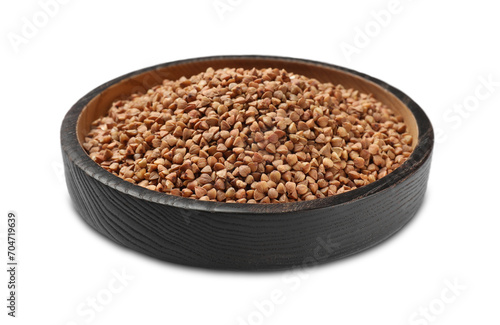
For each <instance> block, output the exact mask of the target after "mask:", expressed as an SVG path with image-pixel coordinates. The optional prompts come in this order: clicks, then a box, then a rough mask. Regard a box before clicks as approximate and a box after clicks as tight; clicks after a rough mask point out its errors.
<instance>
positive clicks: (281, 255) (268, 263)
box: [61, 57, 434, 270]
mask: <svg viewBox="0 0 500 325" xmlns="http://www.w3.org/2000/svg"><path fill="white" fill-rule="evenodd" d="M253 58H255V57H253ZM309 62H311V61H309ZM318 64H321V63H318ZM353 73H355V72H353ZM358 75H362V74H359V73H358ZM362 76H364V75H362ZM364 77H366V76H364ZM370 80H372V81H373V80H375V81H376V79H374V78H371V79H370ZM384 86H385V87H390V86H388V85H386V84H384ZM390 90H391V91H392V92H393V93H395V94H396V95H398V97H400V98H402V99H403V100H404V101H405V102H406V103H407V104H408V106H409V107H410V109H412V112H413V113H414V114H415V117H416V119H417V121H418V123H419V144H418V146H417V147H416V148H415V152H414V154H412V157H410V159H409V161H407V163H405V164H404V165H403V166H402V167H400V168H398V170H399V171H398V170H396V171H395V172H393V173H391V174H389V175H388V176H386V177H384V179H383V180H382V182H380V181H377V182H375V183H372V184H370V185H367V186H365V187H363V188H361V189H359V190H355V191H351V192H347V193H345V194H342V195H339V197H343V198H342V199H338V200H337V198H335V197H332V198H329V199H333V198H334V199H333V200H336V201H335V202H338V203H336V204H332V205H331V206H326V207H324V206H323V207H321V208H316V209H314V208H313V209H302V210H300V209H299V210H298V211H293V209H291V210H286V209H284V210H286V211H284V212H282V213H269V212H268V213H265V212H262V213H261V212H258V213H256V211H262V209H261V210H258V209H255V210H256V211H252V209H242V210H244V211H241V212H239V211H238V209H234V208H228V207H230V206H231V205H232V204H229V203H228V204H224V205H223V206H222V208H220V209H219V210H218V211H217V212H214V211H210V210H209V209H206V210H204V209H199V208H197V209H189V208H186V207H184V206H187V204H186V202H189V201H186V200H191V199H183V200H182V202H181V203H182V204H183V206H182V205H181V206H179V205H178V206H174V205H171V204H165V203H162V202H161V201H160V202H155V201H154V200H152V199H151V197H153V198H154V197H158V196H159V194H160V193H156V192H152V191H148V190H145V189H142V188H140V189H136V188H137V186H131V184H130V183H127V182H126V181H123V180H121V179H119V178H118V177H116V176H114V175H112V174H111V173H108V172H105V173H102V171H103V170H101V169H97V170H98V172H95V173H94V172H92V171H95V170H96V169H95V166H96V164H95V163H94V162H93V161H92V160H91V159H90V158H89V157H88V156H87V155H86V153H85V152H84V151H83V149H82V148H81V146H80V145H79V143H78V140H77V136H76V128H75V123H76V120H77V118H78V114H79V112H80V111H81V107H77V106H76V105H75V106H74V108H72V109H71V110H70V111H69V112H68V114H67V115H66V117H65V120H64V121H63V126H62V128H61V142H62V154H63V159H64V166H65V175H66V182H67V186H68V189H69V193H70V196H71V198H72V200H73V202H74V206H75V208H76V210H77V211H78V213H79V214H80V215H81V216H82V218H83V219H84V220H85V221H86V222H87V223H88V224H89V225H90V226H92V227H93V228H94V229H96V230H97V231H98V232H99V233H101V234H103V235H104V236H106V237H108V238H110V239H112V240H113V241H115V242H117V243H119V244H121V245H123V246H125V247H128V248H131V249H133V250H136V251H139V252H141V253H144V254H147V255H150V256H153V257H156V258H159V259H162V260H166V261H169V262H175V263H179V264H185V265H191V266H198V267H206V268H218V269H244V270H266V269H283V268H289V267H292V266H298V265H314V264H319V263H324V262H327V261H331V260H335V259H339V258H342V257H345V256H348V255H352V254H354V253H357V252H359V251H361V250H364V249H367V248H369V247H371V246H373V245H376V244H377V243H379V242H381V241H383V240H384V239H386V238H388V237H389V236H391V235H392V234H394V233H395V232H397V231H398V230H399V229H401V227H403V226H404V225H405V224H406V223H407V222H408V221H409V220H410V219H411V218H412V217H413V216H414V215H415V213H416V212H417V210H418V208H419V207H420V205H421V203H422V201H423V198H424V194H425V190H426V187H427V180H428V176H429V170H430V164H431V153H432V147H433V141H434V139H433V131H432V126H431V125H430V122H429V120H428V118H427V117H426V116H425V113H424V112H423V111H422V110H421V109H420V108H419V107H418V105H417V104H415V103H414V102H413V101H411V99H409V98H408V97H407V96H406V95H404V94H403V93H401V92H400V91H398V90H397V89H395V88H392V87H390ZM88 99H89V98H86V97H84V98H82V100H81V101H86V100H88ZM414 157H418V159H417V160H415V159H414ZM77 160H78V161H77ZM410 162H411V164H410ZM400 169H401V170H400ZM396 172H398V173H396ZM396 174H398V175H399V176H397V175H396ZM388 181H391V183H387V182H388ZM392 181H394V182H392ZM388 184H389V185H388ZM141 191H142V192H146V193H148V194H146V195H148V196H149V195H150V194H149V193H150V192H152V193H151V195H150V197H149V199H145V197H144V196H145V195H142V194H141V193H142V192H141ZM356 193H359V194H360V195H357V196H356ZM153 194H154V195H153ZM161 197H164V196H163V195H162V196H161ZM323 200H326V199H323ZM318 201H319V200H318ZM195 202H196V203H195ZM310 202H314V201H309V203H310ZM323 202H326V201H323ZM208 203H212V202H201V201H197V200H193V205H195V206H198V207H199V206H201V205H200V204H208ZM208 206H209V205H207V207H208ZM214 206H217V207H219V206H220V204H219V205H214ZM234 206H238V205H234ZM240 206H241V205H240ZM252 206H262V205H252ZM294 206H299V207H300V206H303V205H298V204H296V205H294ZM245 208H246V206H245ZM264 210H265V209H264ZM270 210H272V209H270ZM274 210H275V209H274Z"/></svg>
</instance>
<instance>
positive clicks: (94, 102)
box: [77, 57, 418, 147]
mask: <svg viewBox="0 0 500 325" xmlns="http://www.w3.org/2000/svg"><path fill="white" fill-rule="evenodd" d="M208 67H212V68H214V69H218V68H225V67H232V68H237V67H241V68H246V69H251V68H253V67H255V68H268V67H272V68H280V69H286V70H287V71H288V72H294V73H297V74H302V75H304V76H306V77H309V78H316V79H317V80H319V81H321V82H331V83H333V84H342V85H343V86H344V87H346V88H354V89H356V90H359V91H360V92H363V93H367V94H373V96H374V97H375V98H376V99H378V100H379V101H381V102H383V103H385V104H386V105H387V106H389V107H390V108H392V109H393V110H394V111H395V112H396V113H397V114H400V115H402V116H403V118H404V121H405V123H406V125H407V132H409V133H410V134H411V135H412V137H413V139H414V141H413V144H412V145H413V147H415V146H416V145H417V143H418V126H417V121H416V119H415V117H414V115H413V114H412V112H411V111H410V110H409V108H408V107H407V106H406V105H405V104H404V103H403V102H402V101H401V100H400V99H399V98H397V97H396V96H395V95H394V94H392V93H391V92H389V91H388V90H387V89H384V88H383V87H382V86H380V85H378V84H376V83H374V82H372V81H370V80H368V79H365V78H363V77H360V76H358V75H355V74H352V73H349V72H346V71H343V70H339V69H336V68H334V67H330V66H324V65H320V64H315V63H312V62H305V61H304V62H303V61H296V60H293V59H290V60H287V59H278V58H247V57H240V58H238V57H235V58H210V59H201V60H195V61H184V62H178V63H173V64H166V65H164V66H161V67H160V68H157V69H154V70H147V69H146V71H142V72H139V73H138V74H134V75H132V76H129V77H127V78H125V79H122V80H120V81H118V82H116V83H115V82H114V81H111V82H110V83H109V84H110V85H109V86H107V87H106V85H104V87H106V88H105V89H103V90H102V91H101V92H100V94H99V95H97V96H96V97H94V98H93V99H91V100H90V101H89V103H88V104H87V105H86V106H85V108H84V109H83V111H82V113H81V114H80V116H79V118H78V122H77V137H78V141H79V142H80V145H81V144H82V143H83V142H84V140H85V136H86V135H87V133H88V132H89V131H90V126H91V123H92V122H93V121H94V120H96V119H97V118H99V117H101V116H104V115H106V114H107V111H108V109H109V107H111V104H112V102H113V101H115V100H117V99H120V98H126V97H128V96H129V95H130V94H132V93H137V92H139V93H144V92H145V91H146V90H147V89H149V88H151V87H153V86H155V85H158V84H160V83H161V82H162V80H163V79H172V80H175V79H178V78H180V77H182V76H186V77H188V78H189V77H190V76H192V75H194V74H198V73H200V72H203V71H205V70H206V69H207V68H208ZM118 79H120V78H118Z"/></svg>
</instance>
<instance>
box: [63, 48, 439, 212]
mask: <svg viewBox="0 0 500 325" xmlns="http://www.w3.org/2000/svg"><path fill="white" fill-rule="evenodd" d="M236 59H240V60H245V59H253V60H276V61H288V62H295V63H298V64H301V63H302V64H309V65H311V64H312V65H318V66H320V67H327V68H330V69H336V70H339V71H341V72H344V73H348V74H352V75H354V76H358V77H361V78H363V79H365V80H366V81H369V82H372V83H375V84H377V85H378V86H379V87H381V88H383V89H384V90H386V91H388V92H390V93H391V94H393V95H394V96H395V97H397V98H398V99H399V100H400V101H401V102H402V103H403V104H404V105H406V107H408V109H409V110H410V111H411V113H412V114H413V115H414V117H415V120H416V123H417V127H418V142H417V145H416V146H415V148H414V150H413V152H412V154H411V155H410V157H409V158H408V159H407V160H406V161H405V162H404V163H403V164H402V165H401V166H399V167H398V168H396V169H395V170H394V171H393V172H391V173H390V174H388V175H386V176H385V177H383V178H381V179H379V180H376V181H375V182H373V183H370V184H368V185H364V186H362V187H360V188H357V189H355V190H351V191H348V192H345V193H341V194H337V195H333V196H330V197H326V198H319V199H315V200H311V201H300V202H288V203H269V204H260V203H227V202H212V201H201V200H197V199H192V198H185V197H180V196H175V195H169V194H166V193H161V192H157V191H153V190H148V189H146V188H143V187H141V186H138V185H135V184H132V183H129V182H127V181H125V180H123V179H122V178H120V177H118V176H116V175H113V174H112V173H110V172H108V171H107V170H105V169H104V168H102V167H101V166H100V165H98V164H97V163H96V162H94V161H93V160H92V159H91V158H90V156H89V155H88V154H87V153H86V152H85V150H84V149H83V147H82V146H81V144H80V142H79V141H78V136H77V131H76V127H77V122H78V118H79V116H80V113H81V112H82V110H83V109H84V108H85V106H86V105H87V104H88V103H89V102H90V101H91V100H92V99H93V98H94V97H96V96H98V95H99V94H100V93H101V92H102V91H103V90H105V89H106V88H108V87H110V86H112V85H114V84H116V83H119V82H120V81H122V80H124V79H128V78H131V77H134V76H137V75H140V74H142V73H145V72H148V71H152V70H156V69H161V68H165V67H168V66H173V65H178V64H186V63H190V62H202V61H210V60H236ZM61 146H62V150H63V152H64V153H65V154H66V155H67V158H68V159H69V160H70V161H72V162H73V163H74V164H75V165H76V166H78V167H79V168H80V169H81V170H82V171H83V172H85V173H86V174H87V175H89V176H90V177H92V178H94V179H96V180H97V181H99V182H101V183H103V184H104V185H106V186H109V187H111V188H113V189H114V190H117V191H119V192H121V193H123V194H126V195H130V196H132V197H135V198H138V199H141V200H145V201H149V202H153V203H158V204H161V205H166V206H171V207H175V208H183V209H189V210H197V211H206V212H215V213H217V212H220V213H235V214H241V213H244V214H281V213H287V212H295V211H311V210H316V209H324V208H329V207H332V206H338V205H343V204H346V203H351V202H353V201H356V200H360V199H363V198H366V197H367V196H369V195H373V194H376V193H380V192H382V191H386V190H388V189H391V188H393V187H395V186H396V185H397V184H399V183H401V182H403V181H404V180H406V179H407V178H408V177H409V176H410V175H411V174H413V172H414V171H415V170H417V169H418V168H420V167H421V166H422V165H423V164H424V163H425V161H427V159H429V157H430V156H431V154H432V150H433V146H434V131H433V128H432V124H431V122H430V120H429V118H428V117H427V115H426V114H425V112H424V111H423V110H422V108H421V107H420V106H419V105H418V104H417V103H416V102H415V101H413V100H412V99H411V98H410V97H409V96H408V95H406V94H405V93H403V92H402V91H401V90H399V89H397V88H395V87H393V86H391V85H389V84H387V83H386V82H384V81H382V80H379V79H377V78H374V77H372V76H369V75H367V74H364V73H361V72H358V71H355V70H352V69H349V68H345V67H342V66H338V65H334V64H330V63H325V62H319V61H313V60H307V59H299V58H291V57H281V56H267V55H224V56H206V57H196V58H190V59H183V60H176V61H171V62H166V63H161V64H157V65H153V66H150V67H146V68H143V69H139V70H135V71H133V72H130V73H127V74H124V75H122V76H119V77H117V78H114V79H112V80H110V81H108V82H106V83H104V84H102V85H100V86H98V87H97V88H95V89H93V90H91V91H90V92H89V93H87V94H86V95H85V96H83V97H82V98H80V99H79V100H78V101H77V102H76V103H75V104H74V105H73V106H72V107H71V108H70V110H69V111H68V112H67V114H66V116H65V117H64V119H63V122H62V125H61ZM66 176H67V177H68V171H67V170H66Z"/></svg>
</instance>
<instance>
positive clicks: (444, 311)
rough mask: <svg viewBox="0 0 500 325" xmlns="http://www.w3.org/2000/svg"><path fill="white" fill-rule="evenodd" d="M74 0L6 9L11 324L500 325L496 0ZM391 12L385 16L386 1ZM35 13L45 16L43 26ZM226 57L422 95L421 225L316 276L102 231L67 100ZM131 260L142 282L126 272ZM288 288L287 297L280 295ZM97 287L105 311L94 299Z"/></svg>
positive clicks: (5, 179)
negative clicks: (79, 168) (430, 127)
mask: <svg viewBox="0 0 500 325" xmlns="http://www.w3.org/2000/svg"><path fill="white" fill-rule="evenodd" d="M41 1H42V3H45V2H50V1H49V0H41ZM66 2H67V3H65V4H59V5H58V7H57V10H56V9H55V7H51V10H49V11H52V12H51V14H52V16H51V17H49V18H47V17H48V16H47V14H44V9H43V6H41V5H40V2H38V1H34V0H25V1H15V2H14V1H9V2H7V1H3V2H2V5H1V8H0V24H1V31H0V37H1V38H0V39H1V40H0V43H1V58H2V59H1V60H0V65H1V70H0V71H1V80H0V82H1V85H0V86H1V87H0V89H1V90H2V93H1V95H2V98H1V104H0V105H1V111H2V117H1V121H2V138H3V141H2V145H1V150H0V152H1V159H0V163H1V184H2V185H1V186H2V187H1V192H2V193H1V200H0V202H1V209H0V214H1V215H2V218H1V220H0V233H1V237H2V238H1V245H0V256H1V258H0V260H1V261H2V265H3V266H2V268H1V269H2V270H3V269H4V267H6V266H5V263H4V262H3V261H5V260H6V249H7V248H6V238H5V231H6V224H7V222H6V219H7V212H8V211H15V212H16V214H17V216H18V218H19V227H18V231H19V237H18V247H19V250H18V253H19V256H18V258H19V261H20V265H19V274H18V276H19V278H18V280H19V297H18V299H19V301H18V303H19V306H18V307H19V309H18V317H17V318H16V319H11V318H10V317H7V315H6V314H7V309H6V308H5V306H6V304H7V302H6V300H5V299H6V296H7V288H6V286H7V277H6V275H7V274H6V272H5V271H2V272H1V274H2V275H1V277H0V281H1V282H0V297H1V302H0V306H1V308H0V311H1V312H0V319H1V320H0V323H1V324H56V325H57V324H60V325H69V324H71V325H75V324H96V325H97V324H384V325H387V324H420V325H425V324H494V323H495V324H498V321H499V318H500V316H499V314H498V306H499V303H500V297H499V292H500V291H499V289H500V276H499V275H500V265H499V263H498V259H499V250H498V248H499V247H500V236H498V229H499V227H500V220H499V218H498V217H499V213H498V196H499V193H498V183H499V182H500V178H499V173H498V161H499V159H498V158H499V153H498V141H499V140H498V139H499V131H498V126H499V121H500V110H499V109H498V105H499V103H500V94H499V93H500V84H499V82H500V65H499V63H498V62H499V58H500V46H499V41H498V32H499V30H500V19H499V18H498V13H499V10H498V9H499V8H495V7H494V2H493V1H486V0H484V1H481V0H476V1H468V2H466V1H461V2H459V1H430V0H420V1H416V0H414V1H410V0H400V1H399V2H396V6H395V7H394V5H391V2H390V1H389V0H376V1H373V0H372V1H368V0H365V1H323V2H321V1H314V0H308V1H264V0H220V1H214V0H205V1H201V0H200V1H140V2H139V1H107V2H104V1H95V0H94V1H76V0H73V1H71V0H69V1H66ZM61 3H62V0H61ZM398 3H399V4H398ZM214 4H216V5H219V10H217V9H216V7H215V6H214ZM228 6H229V7H228ZM389 9H391V10H392V13H390V14H389V15H387V14H386V15H380V14H378V17H379V20H380V16H383V17H382V18H383V19H384V21H381V22H378V20H376V18H375V16H377V15H376V14H375V15H374V13H380V12H381V11H382V12H386V13H387V12H390V11H388V10H389ZM46 10H47V9H46ZM221 10H225V11H221ZM45 18H47V19H45ZM33 22H35V23H36V24H38V25H39V26H40V27H35V29H33V28H31V29H30V28H29V26H28V25H30V24H31V23H33ZM27 26H28V27H27ZM362 34H365V35H367V34H368V35H367V36H362ZM343 49H344V50H343ZM346 49H349V50H350V52H346ZM219 54H270V55H281V56H291V57H299V58H307V59H312V60H319V61H324V62H329V63H334V64H337V65H342V66H346V67H349V68H352V69H355V70H358V71H361V72H364V73H367V74H369V75H372V76H375V77H377V78H380V79H382V80H384V81H386V82H388V83H390V84H392V85H393V86H396V87H397V88H399V89H401V90H403V91H404V92H406V93H407V94H408V95H409V96H410V97H412V98H413V99H414V100H415V101H416V102H417V103H419V104H420V105H421V106H422V107H423V108H424V110H425V111H426V112H427V114H428V115H429V117H430V118H431V120H432V122H433V124H434V127H435V130H436V133H437V134H436V136H437V137H438V139H437V140H438V141H437V143H436V146H435V154H434V157H433V165H432V169H431V175H430V182H429V188H428V192H427V195H426V199H425V202H424V205H423V207H422V208H421V210H420V211H419V212H418V214H417V216H416V217H415V219H414V220H413V221H412V222H411V223H409V224H408V225H407V227H405V228H404V229H403V230H402V231H401V232H400V233H398V234H397V235H395V236H394V237H392V238H391V239H389V240H387V241H386V242H384V243H383V244H381V245H379V246H377V247H376V248H373V249H370V250H369V251H367V252H364V253H361V254H358V255H356V256H353V257H350V258H347V259H344V260H341V261H338V262H334V263H330V264H327V265H323V266H320V267H315V268H311V269H306V270H304V271H303V272H301V273H292V272H291V271H284V272H273V273H257V274H255V273H246V272H237V273H234V272H216V271H207V270H203V269H194V268H187V267H183V266H178V265H173V264H170V263H165V262H161V261H157V260H154V259H152V258H148V257H145V256H142V255H140V254H137V253H134V252H132V251H129V250H126V249H123V248H121V247H119V246H117V245H115V244H114V243H112V242H110V241H109V240H107V239H105V238H103V237H102V236H100V235H98V234H97V233H95V232H94V231H93V230H91V229H90V227H88V226H87V225H86V224H85V223H84V222H83V221H82V220H81V219H80V217H79V216H78V215H77V214H76V212H75V211H74V210H73V208H72V205H71V202H70V198H69V195H68V192H67V189H66V186H65V183H64V179H63V175H62V169H61V168H62V158H61V153H60V141H59V128H60V124H61V121H62V119H63V117H64V115H65V113H66V111H67V110H68V109H69V108H70V107H71V105H72V104H73V103H74V102H76V101H77V100H78V99H79V98H80V97H81V96H83V95H84V94H86V93H87V92H88V91H90V90H91V89H93V88H94V87H96V86H98V85H100V84H102V83H104V82H106V81H108V80H110V79H112V78H115V77H117V76H120V75H122V74H124V73H127V72H130V71H133V70H136V69H140V68H143V67H147V66H150V65H154V64H158V63H162V62H167V61H172V60H178V59H184V58H191V57H197V56H207V55H219ZM488 79H490V81H489V82H490V86H489V87H490V88H489V90H488V88H485V87H484V83H485V82H487V80H488ZM478 91H479V92H478ZM478 96H479V97H478ZM438 132H439V134H438ZM116 272H118V273H122V272H125V273H126V276H127V277H128V279H126V280H124V281H123V282H119V281H118V282H117V278H116ZM453 282H456V283H455V284H453ZM109 284H111V285H112V286H114V287H113V288H115V289H116V290H114V291H115V292H114V293H110V292H111V291H109V289H108V286H109ZM450 286H451V287H454V288H453V290H450V289H449V287H450ZM117 290H118V291H120V292H117ZM276 290H279V291H280V292H282V298H281V299H280V300H279V301H278V302H277V303H273V306H271V305H270V303H269V301H270V298H271V296H273V295H275V294H276ZM443 294H444V296H443ZM93 298H96V299H97V304H99V306H97V307H98V308H97V309H98V311H96V310H95V309H92V307H91V305H88V304H89V302H90V301H91V300H92V299H93ZM257 305H260V306H264V308H265V310H264V311H260V310H259V308H258V307H257Z"/></svg>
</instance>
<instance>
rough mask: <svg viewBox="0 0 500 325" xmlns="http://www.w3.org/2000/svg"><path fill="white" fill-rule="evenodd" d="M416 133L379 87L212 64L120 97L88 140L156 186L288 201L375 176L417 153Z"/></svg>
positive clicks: (131, 176) (200, 195)
mask: <svg viewBox="0 0 500 325" xmlns="http://www.w3.org/2000/svg"><path fill="white" fill-rule="evenodd" d="M412 141H413V139H412V136H411V135H410V134H408V133H406V125H405V123H404V121H403V118H402V117H401V116H397V115H395V113H394V112H393V111H392V110H391V109H390V108H389V107H387V106H385V105H384V104H383V103H381V102H379V101H377V100H376V99H374V98H373V97H372V96H371V95H367V94H363V93H360V92H358V91H357V90H353V89H345V88H344V87H343V86H342V85H333V84H331V83H320V82H319V81H317V80H315V79H310V78H307V77H304V76H302V75H297V74H293V73H290V72H287V71H285V70H279V69H272V68H269V69H255V68H254V69H251V70H245V69H242V68H240V69H230V68H225V69H219V70H214V69H212V68H208V69H207V70H206V71H205V72H203V73H200V74H198V75H195V76H192V77H190V78H189V79H188V78H185V77H182V78H180V79H179V80H175V81H172V80H164V81H163V84H162V85H159V86H156V87H153V88H152V89H150V90H148V91H147V93H146V94H133V95H131V96H130V97H129V98H128V99H127V100H118V101H115V102H114V103H113V104H112V106H111V108H110V109H109V112H108V115H107V116H105V117H101V118H99V119H97V120H96V121H94V122H93V123H92V127H91V131H90V132H89V134H88V135H87V137H86V138H85V143H84V144H83V147H84V148H85V150H86V151H87V152H88V154H89V156H90V157H91V158H92V159H93V160H94V161H95V162H96V163H98V164H99V165H100V166H102V167H103V168H105V169H106V170H108V171H109V172H111V173H113V174H114V175H117V176H119V177H121V178H123V179H125V180H126V181H128V182H131V183H133V184H137V185H139V186H143V187H145V188H148V189H150V190H155V191H159V192H164V193H168V194H172V195H178V196H183V197H188V198H195V199H200V200H205V201H220V202H241V203H279V202H293V201H304V200H313V199H316V198H324V197H327V196H331V195H335V194H340V193H343V192H346V191H350V190H353V189H356V188H359V187H361V186H363V185H366V184H369V183H372V182H374V181H376V180H377V179H380V178H382V177H384V176H386V175H387V174H388V173H390V172H392V171H393V170H394V169H396V168H397V167H398V166H400V165H401V164H402V163H403V162H404V161H405V160H406V159H407V158H408V157H409V156H410V154H411V152H412V147H411V144H412Z"/></svg>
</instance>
